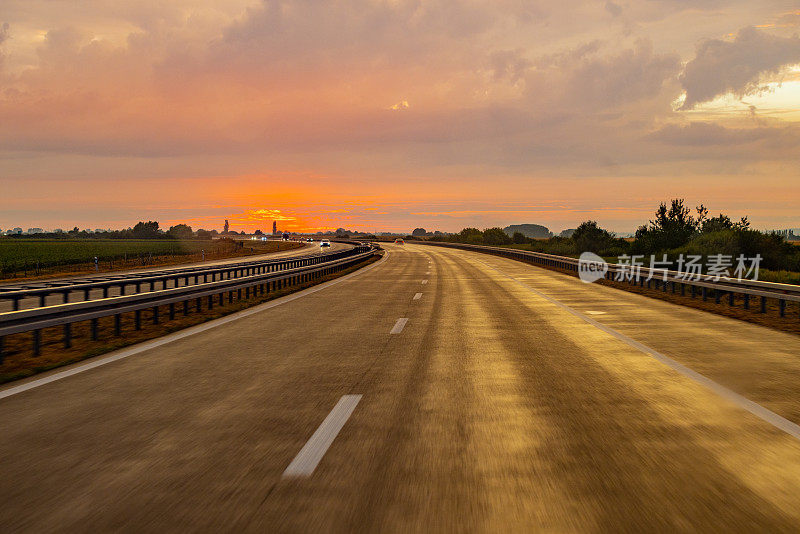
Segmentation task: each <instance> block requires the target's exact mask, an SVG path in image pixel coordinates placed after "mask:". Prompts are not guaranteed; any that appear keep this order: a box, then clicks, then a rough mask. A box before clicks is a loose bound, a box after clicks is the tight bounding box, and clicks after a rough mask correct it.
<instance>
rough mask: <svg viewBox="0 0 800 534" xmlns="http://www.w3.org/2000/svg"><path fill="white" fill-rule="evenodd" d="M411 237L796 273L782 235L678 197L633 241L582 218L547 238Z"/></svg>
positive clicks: (797, 252)
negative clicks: (724, 261)
mask: <svg viewBox="0 0 800 534" xmlns="http://www.w3.org/2000/svg"><path fill="white" fill-rule="evenodd" d="M410 237H412V238H414V239H427V240H441V241H448V242H453V243H465V244H473V245H490V246H517V247H518V248H524V249H526V250H532V251H535V252H544V253H548V254H555V255H560V256H573V257H577V256H579V255H580V254H581V253H582V252H586V251H588V252H593V253H595V254H598V255H600V256H602V257H604V258H607V259H612V258H617V257H619V256H622V255H626V254H627V255H634V254H636V255H642V256H645V257H650V256H651V255H655V256H658V257H659V258H661V257H662V256H663V255H664V254H666V255H667V258H668V259H669V260H671V261H675V259H676V258H677V257H678V256H680V255H681V254H683V255H684V256H688V255H699V256H702V257H703V258H704V259H707V258H708V257H709V256H711V255H715V254H723V255H730V256H732V257H734V258H736V257H738V256H739V255H740V254H743V255H744V256H745V257H748V258H751V257H755V256H756V254H759V255H760V256H761V258H762V260H761V265H762V266H763V267H764V268H766V269H771V270H786V271H794V272H798V271H800V246H795V245H792V244H791V243H788V242H787V241H786V239H785V238H784V236H781V235H779V234H777V233H775V232H760V231H758V230H753V229H752V228H750V222H749V220H748V219H747V217H742V218H741V219H739V220H738V221H736V220H733V219H731V218H730V217H729V216H727V215H725V214H722V213H720V214H719V215H718V216H716V217H709V212H708V209H707V208H706V207H705V206H704V205H702V204H701V205H700V206H698V207H697V208H695V210H694V213H693V211H692V209H691V208H689V207H688V206H686V205H685V201H684V200H683V199H672V200H671V201H670V202H669V203H665V202H662V203H661V204H660V205H659V207H658V209H657V210H656V212H655V216H654V217H653V219H651V220H649V221H648V222H647V224H643V225H641V226H640V227H639V228H638V229H637V230H636V233H635V235H634V237H633V238H632V239H623V238H620V237H617V236H616V235H615V234H614V233H613V232H610V231H609V230H607V229H604V228H602V227H601V226H600V225H599V224H598V223H597V221H592V220H588V221H584V222H582V223H581V224H580V225H579V226H578V228H577V229H575V231H574V232H573V233H572V235H571V236H569V237H565V236H554V237H550V238H548V239H536V238H530V237H527V236H525V235H524V234H522V233H521V232H514V233H513V234H511V235H509V234H508V233H507V232H506V231H505V230H504V229H502V228H499V227H495V228H486V229H484V230H479V229H477V228H464V229H463V230H461V231H460V232H458V233H455V234H447V235H444V234H442V235H439V236H436V237H435V238H434V237H422V236H410Z"/></svg>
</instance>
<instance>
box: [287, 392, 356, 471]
mask: <svg viewBox="0 0 800 534" xmlns="http://www.w3.org/2000/svg"><path fill="white" fill-rule="evenodd" d="M360 400H361V395H345V396H343V397H342V398H341V399H339V402H337V403H336V406H334V407H333V410H331V413H329V414H328V417H326V418H325V420H324V421H323V422H322V424H321V425H319V428H317V431H316V432H314V434H313V435H312V436H311V439H309V440H308V441H307V442H306V444H305V445H304V446H303V448H302V449H300V452H298V453H297V456H295V457H294V460H292V463H290V464H289V467H287V468H286V470H285V471H284V472H283V476H284V477H307V476H311V474H312V473H313V472H314V469H316V468H317V465H318V464H319V462H320V461H321V460H322V457H323V456H325V453H326V452H327V451H328V448H329V447H330V446H331V443H333V440H334V439H336V436H338V435H339V432H340V431H341V430H342V427H343V426H344V424H345V423H346V422H347V420H348V419H350V415H351V414H352V413H353V410H355V409H356V404H358V401H360Z"/></svg>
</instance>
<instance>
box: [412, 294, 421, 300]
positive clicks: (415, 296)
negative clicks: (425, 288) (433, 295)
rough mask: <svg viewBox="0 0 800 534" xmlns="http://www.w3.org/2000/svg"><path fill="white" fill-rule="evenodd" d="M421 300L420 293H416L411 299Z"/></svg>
mask: <svg viewBox="0 0 800 534" xmlns="http://www.w3.org/2000/svg"><path fill="white" fill-rule="evenodd" d="M421 298H422V293H416V294H415V295H414V298H413V300H419V299H421Z"/></svg>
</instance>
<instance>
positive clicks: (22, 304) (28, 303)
mask: <svg viewBox="0 0 800 534" xmlns="http://www.w3.org/2000/svg"><path fill="white" fill-rule="evenodd" d="M347 248H351V246H350V245H347V244H343V243H331V247H330V248H325V249H320V247H319V243H313V244H309V245H305V244H304V246H302V247H300V248H296V249H291V250H284V251H281V252H272V253H269V254H259V255H256V256H244V257H241V256H240V257H237V258H225V259H219V260H209V261H207V262H194V263H186V264H176V265H164V266H160V267H151V268H146V269H135V270H126V271H118V272H117V271H114V272H107V273H100V275H99V276H101V277H102V276H104V275H114V276H119V275H125V274H145V273H150V272H156V271H163V270H167V269H169V270H172V269H183V268H186V269H190V268H193V267H213V266H222V265H227V264H232V263H250V262H256V261H264V260H273V259H275V260H277V259H281V258H289V257H292V256H306V255H313V254H320V253H328V252H333V251H337V250H345V249H347ZM87 278H91V275H86V274H83V275H79V276H78V275H76V276H69V277H64V278H49V279H47V280H44V281H46V282H54V281H61V280H76V279H80V280H83V279H87ZM44 281H43V282H44ZM35 284H36V281H31V282H24V283H19V284H0V285H2V286H3V287H15V286H25V285H35ZM159 287H160V286H159ZM167 287H168V288H171V287H174V284H173V283H172V282H171V281H169V282H168V284H167ZM119 294H120V292H119V288H116V287H114V288H111V289H110V290H109V292H108V295H109V296H111V297H115V296H119ZM102 296H103V291H102V290H100V289H97V290H93V291H91V292H90V293H89V297H90V299H97V298H102ZM70 298H71V300H70V302H75V301H81V300H83V295H82V294H81V293H80V292H75V294H73V295H71V296H70ZM63 302H64V301H63V296H62V295H60V294H58V293H56V294H53V295H49V296H48V297H47V298H46V299H45V304H46V305H55V304H62V303H63ZM37 307H39V298H38V297H33V298H28V299H22V300H20V301H19V309H21V310H25V309H29V308H37ZM12 310H13V303H12V301H11V300H3V299H0V313H3V312H7V311H12Z"/></svg>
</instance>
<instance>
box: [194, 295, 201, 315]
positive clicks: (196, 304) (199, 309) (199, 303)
mask: <svg viewBox="0 0 800 534" xmlns="http://www.w3.org/2000/svg"><path fill="white" fill-rule="evenodd" d="M194 305H195V308H197V309H196V310H195V311H196V312H198V313H200V312H201V311H203V299H201V298H200V297H197V298H196V299H195V301H194Z"/></svg>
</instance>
